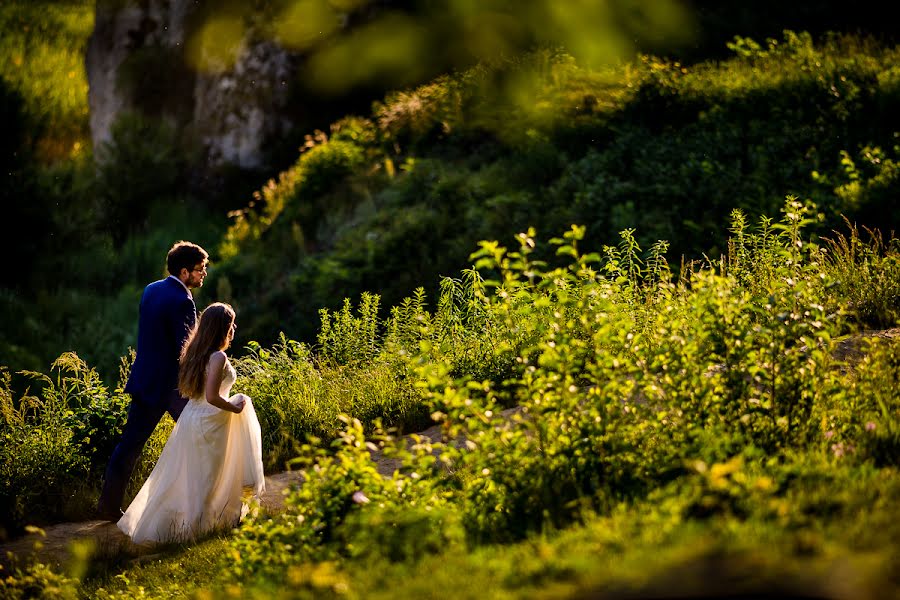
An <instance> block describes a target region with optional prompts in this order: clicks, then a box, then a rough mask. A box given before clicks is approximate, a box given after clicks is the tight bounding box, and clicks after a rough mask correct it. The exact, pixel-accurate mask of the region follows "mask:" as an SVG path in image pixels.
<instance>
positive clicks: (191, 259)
mask: <svg viewBox="0 0 900 600" xmlns="http://www.w3.org/2000/svg"><path fill="white" fill-rule="evenodd" d="M208 258H209V254H207V253H206V250H204V249H203V248H201V247H200V246H198V245H197V244H193V243H191V242H185V241H181V242H175V245H174V246H172V249H171V250H169V254H168V255H167V256H166V267H167V268H168V269H169V273H171V274H172V275H174V276H175V277H178V274H179V273H181V270H182V269H187V270H188V271H190V270H191V269H193V268H194V267H195V266H196V265H198V264H200V263H202V262H203V261H205V260H206V259H208Z"/></svg>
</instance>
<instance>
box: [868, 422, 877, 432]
mask: <svg viewBox="0 0 900 600" xmlns="http://www.w3.org/2000/svg"><path fill="white" fill-rule="evenodd" d="M875 427H876V425H875V423H873V422H872V421H869V422H868V423H866V431H875Z"/></svg>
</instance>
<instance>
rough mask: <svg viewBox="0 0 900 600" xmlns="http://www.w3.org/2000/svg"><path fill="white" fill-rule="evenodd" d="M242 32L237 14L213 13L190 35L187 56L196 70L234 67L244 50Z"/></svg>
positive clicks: (211, 70)
mask: <svg viewBox="0 0 900 600" xmlns="http://www.w3.org/2000/svg"><path fill="white" fill-rule="evenodd" d="M245 33H246V29H245V23H244V19H243V17H242V16H241V15H240V14H229V13H224V14H216V15H214V16H213V17H211V18H210V19H209V20H207V21H206V22H205V23H204V24H203V26H202V27H201V28H200V30H199V31H197V33H195V34H194V36H193V37H192V38H191V39H190V42H189V43H188V47H187V60H188V62H189V63H190V64H191V66H193V67H194V68H195V69H197V70H199V71H203V72H212V73H220V72H223V71H227V70H229V69H231V68H232V67H234V65H235V63H236V62H237V61H238V59H239V58H240V55H241V52H243V50H244V47H245V39H244V36H245Z"/></svg>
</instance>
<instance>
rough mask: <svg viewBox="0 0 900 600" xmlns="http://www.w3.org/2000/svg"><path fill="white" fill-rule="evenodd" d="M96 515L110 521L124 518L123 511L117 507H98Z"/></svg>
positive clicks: (113, 521)
mask: <svg viewBox="0 0 900 600" xmlns="http://www.w3.org/2000/svg"><path fill="white" fill-rule="evenodd" d="M95 516H96V517H97V519H98V520H99V521H109V522H110V523H116V522H118V521H119V519H121V518H122V511H121V510H115V509H113V510H103V509H99V508H98V509H97V512H96V513H95Z"/></svg>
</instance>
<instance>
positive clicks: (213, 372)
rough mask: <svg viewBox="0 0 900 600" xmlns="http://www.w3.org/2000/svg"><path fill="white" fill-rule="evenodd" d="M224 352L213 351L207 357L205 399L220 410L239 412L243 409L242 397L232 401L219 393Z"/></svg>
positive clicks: (223, 366)
mask: <svg viewBox="0 0 900 600" xmlns="http://www.w3.org/2000/svg"><path fill="white" fill-rule="evenodd" d="M225 360H226V357H225V353H224V352H222V351H221V350H220V351H217V352H213V354H212V356H210V357H209V373H208V374H207V377H206V401H207V402H209V403H210V404H212V405H213V406H215V407H216V408H220V409H222V410H227V411H228V412H233V413H239V412H241V411H242V410H243V409H244V403H245V402H244V400H243V398H241V399H239V400H237V401H236V402H234V403H231V402H229V401H228V400H226V399H225V398H223V397H222V396H221V394H219V388H220V387H221V386H222V377H223V375H224V372H225Z"/></svg>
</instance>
